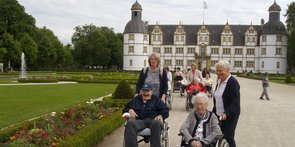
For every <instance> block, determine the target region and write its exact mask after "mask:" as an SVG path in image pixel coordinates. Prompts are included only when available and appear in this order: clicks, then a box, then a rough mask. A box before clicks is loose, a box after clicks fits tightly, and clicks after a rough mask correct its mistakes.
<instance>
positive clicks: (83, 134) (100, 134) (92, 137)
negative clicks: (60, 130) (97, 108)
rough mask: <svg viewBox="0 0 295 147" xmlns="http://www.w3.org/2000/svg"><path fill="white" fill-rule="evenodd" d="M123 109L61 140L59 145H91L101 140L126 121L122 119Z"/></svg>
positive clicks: (75, 146)
mask: <svg viewBox="0 0 295 147" xmlns="http://www.w3.org/2000/svg"><path fill="white" fill-rule="evenodd" d="M121 116H122V109H120V110H118V111H117V112H116V113H114V114H112V115H111V116H109V117H106V118H104V119H102V120H100V121H99V122H97V123H95V124H93V125H91V126H87V127H85V128H83V129H81V130H80V131H79V133H77V134H75V135H73V136H71V137H67V138H66V139H65V140H63V141H61V142H60V143H59V144H58V146H59V147H90V146H94V145H96V144H97V143H98V142H100V141H101V140H102V139H103V138H104V137H105V136H106V135H108V134H109V133H111V132H112V131H113V130H115V129H116V128H118V127H120V126H121V125H122V124H123V123H124V119H122V117H121Z"/></svg>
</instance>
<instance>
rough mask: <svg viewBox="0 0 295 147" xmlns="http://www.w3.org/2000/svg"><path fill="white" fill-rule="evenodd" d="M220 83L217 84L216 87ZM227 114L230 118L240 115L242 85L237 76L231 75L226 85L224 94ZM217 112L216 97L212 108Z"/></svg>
mask: <svg viewBox="0 0 295 147" xmlns="http://www.w3.org/2000/svg"><path fill="white" fill-rule="evenodd" d="M217 86H218V84H217V85H216V87H217ZM222 99H223V105H224V110H225V114H226V116H227V118H228V119H233V118H237V117H239V115H240V109H241V108H240V85H239V83H238V81H237V79H236V78H234V77H233V76H231V77H230V78H229V79H228V81H227V83H226V86H225V89H224V92H223V94H222ZM212 111H213V112H214V113H216V101H215V98H214V107H213V110H212Z"/></svg>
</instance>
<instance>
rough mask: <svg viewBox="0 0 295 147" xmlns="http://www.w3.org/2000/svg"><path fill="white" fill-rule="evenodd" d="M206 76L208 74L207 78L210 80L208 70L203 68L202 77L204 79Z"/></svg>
mask: <svg viewBox="0 0 295 147" xmlns="http://www.w3.org/2000/svg"><path fill="white" fill-rule="evenodd" d="M207 74H209V77H210V78H211V75H210V72H209V70H208V68H206V67H205V68H204V70H203V71H202V77H203V78H205V77H206V75H207Z"/></svg>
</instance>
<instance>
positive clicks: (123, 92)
mask: <svg viewBox="0 0 295 147" xmlns="http://www.w3.org/2000/svg"><path fill="white" fill-rule="evenodd" d="M133 96H134V91H133V90H132V89H131V87H130V85H129V84H128V83H127V82H126V81H125V80H122V81H121V82H120V83H119V85H118V86H117V88H116V90H115V92H114V93H113V98H114V99H132V98H133Z"/></svg>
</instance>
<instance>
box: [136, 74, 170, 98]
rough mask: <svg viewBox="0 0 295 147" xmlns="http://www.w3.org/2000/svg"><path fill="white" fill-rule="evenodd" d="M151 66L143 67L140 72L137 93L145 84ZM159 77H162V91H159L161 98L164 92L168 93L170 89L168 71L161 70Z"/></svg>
mask: <svg viewBox="0 0 295 147" xmlns="http://www.w3.org/2000/svg"><path fill="white" fill-rule="evenodd" d="M148 70H149V68H146V69H145V68H143V69H142V70H141V72H140V75H139V79H138V81H137V84H136V91H135V93H136V94H139V92H140V88H141V86H142V85H143V84H144V81H145V79H146V77H147V73H148ZM159 79H160V92H159V94H160V95H159V97H160V98H161V97H162V95H163V94H165V95H167V91H168V79H167V73H166V71H165V70H163V71H162V70H161V71H160V74H159Z"/></svg>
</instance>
